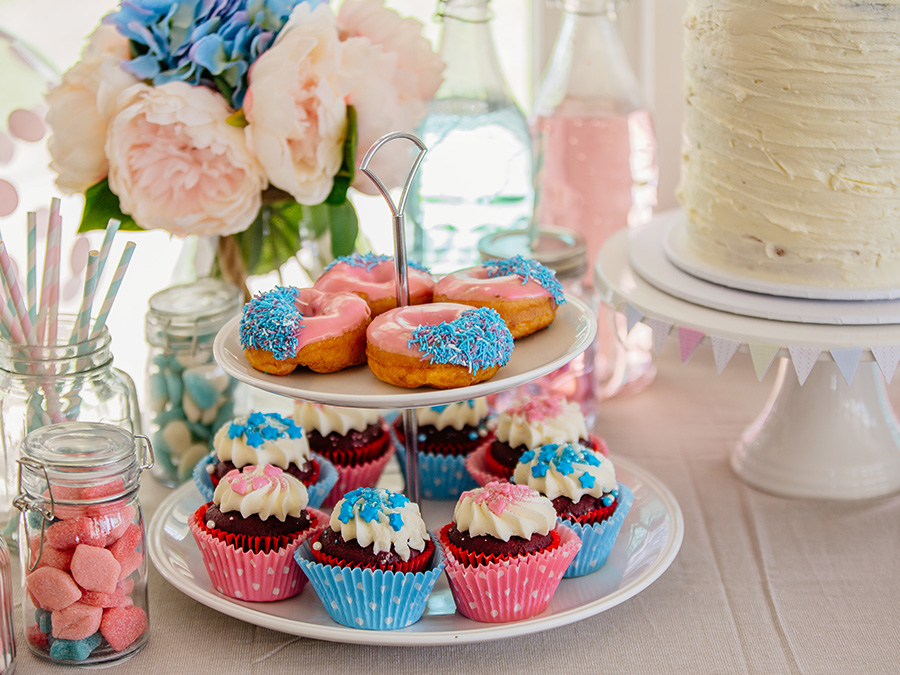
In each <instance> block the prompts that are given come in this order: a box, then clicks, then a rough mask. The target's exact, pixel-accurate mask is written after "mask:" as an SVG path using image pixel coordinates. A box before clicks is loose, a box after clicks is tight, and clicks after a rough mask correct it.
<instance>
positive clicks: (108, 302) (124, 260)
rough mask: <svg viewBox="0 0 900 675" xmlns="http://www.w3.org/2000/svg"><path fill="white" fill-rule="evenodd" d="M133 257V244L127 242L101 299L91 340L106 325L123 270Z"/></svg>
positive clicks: (123, 274) (120, 283) (123, 273)
mask: <svg viewBox="0 0 900 675" xmlns="http://www.w3.org/2000/svg"><path fill="white" fill-rule="evenodd" d="M132 255H134V242H133V241H129V242H128V243H127V244H125V250H124V251H122V257H121V258H119V264H118V265H117V266H116V273H115V275H114V276H113V279H112V281H111V282H110V284H109V290H108V291H106V297H105V298H104V299H103V306H102V307H101V308H100V314H98V315H97V320H96V321H94V329H93V330H92V331H91V339H92V340H93V339H94V338H95V337H97V336H98V335H100V331H102V330H103V327H104V326H105V325H106V319H107V318H108V317H109V310H111V309H112V306H113V302H115V300H116V294H117V293H118V292H119V286H121V285H122V279H123V278H124V277H125V270H127V269H128V264H129V263H130V262H131V256H132Z"/></svg>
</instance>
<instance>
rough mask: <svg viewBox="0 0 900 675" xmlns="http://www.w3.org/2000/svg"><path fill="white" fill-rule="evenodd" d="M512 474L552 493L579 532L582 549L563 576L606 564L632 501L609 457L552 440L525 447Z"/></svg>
mask: <svg viewBox="0 0 900 675" xmlns="http://www.w3.org/2000/svg"><path fill="white" fill-rule="evenodd" d="M512 479H513V482H514V483H517V484H519V485H527V486H529V487H531V488H533V489H535V490H537V491H538V492H539V493H541V494H542V495H544V496H545V497H547V498H548V499H550V501H551V502H552V503H553V507H554V508H555V509H556V512H557V515H558V517H559V520H560V522H561V523H563V524H565V525H567V526H568V527H570V528H571V529H573V530H574V531H575V532H576V534H578V536H580V537H581V541H582V546H581V550H580V551H579V552H578V555H576V556H575V559H574V560H573V561H572V564H571V565H570V566H569V568H568V570H567V571H566V575H565V576H566V577H580V576H583V575H585V574H590V573H591V572H594V571H596V570H598V569H600V568H601V567H602V566H603V565H604V564H606V561H607V559H608V558H609V554H610V552H611V551H612V548H613V545H614V544H615V541H616V538H617V537H618V535H619V531H620V530H621V529H622V523H624V522H625V517H626V516H627V515H628V511H629V510H630V509H631V505H632V502H633V501H634V495H633V494H632V492H631V490H630V489H629V488H628V487H626V486H625V485H622V484H621V483H619V482H617V481H616V472H615V468H614V467H613V463H612V461H610V459H609V458H608V457H604V456H603V455H601V454H599V453H597V452H594V451H593V450H589V449H588V448H585V447H584V446H582V445H578V444H573V443H563V444H557V443H552V444H548V445H544V446H541V447H540V448H538V449H536V450H528V451H527V452H525V453H524V454H523V455H522V456H521V457H520V458H519V463H518V464H517V465H516V468H515V471H514V472H513V478H512Z"/></svg>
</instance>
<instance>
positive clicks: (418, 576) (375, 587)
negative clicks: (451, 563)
mask: <svg viewBox="0 0 900 675" xmlns="http://www.w3.org/2000/svg"><path fill="white" fill-rule="evenodd" d="M429 534H430V535H431V539H432V541H433V542H434V544H435V547H434V555H433V557H432V559H431V562H430V564H429V565H428V568H427V569H426V570H425V571H423V572H391V571H384V570H376V569H370V568H364V567H340V566H335V565H323V564H321V563H318V562H316V561H315V560H314V559H313V555H312V551H311V550H310V548H309V542H305V543H304V544H303V545H302V546H300V547H299V548H298V549H297V551H296V552H295V554H294V558H295V559H296V561H297V564H298V565H299V566H300V567H299V568H302V570H303V572H304V573H305V574H306V576H307V577H308V578H309V583H310V584H311V585H312V587H313V589H314V590H315V591H316V595H318V596H319V600H321V601H322V605H323V606H324V607H325V611H327V612H328V615H329V616H330V617H331V618H332V620H333V621H335V622H336V623H339V624H341V625H343V626H349V627H350V628H363V629H367V630H396V629H398V628H405V627H406V626H410V625H412V624H414V623H415V622H416V621H418V620H419V619H421V618H422V615H423V614H424V613H425V606H426V604H427V602H428V596H429V595H430V594H431V591H432V590H434V586H435V584H436V583H437V580H438V578H440V576H441V573H442V572H443V571H444V565H445V561H446V559H445V556H444V553H443V551H442V549H441V546H440V544H439V543H438V541H437V539H436V538H435V536H434V533H431V532H429ZM299 568H298V569H299Z"/></svg>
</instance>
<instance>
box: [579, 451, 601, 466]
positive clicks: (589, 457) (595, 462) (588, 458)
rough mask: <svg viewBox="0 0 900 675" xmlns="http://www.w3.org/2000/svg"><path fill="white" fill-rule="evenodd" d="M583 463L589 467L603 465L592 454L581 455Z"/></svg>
mask: <svg viewBox="0 0 900 675" xmlns="http://www.w3.org/2000/svg"><path fill="white" fill-rule="evenodd" d="M583 457H584V461H585V462H586V463H588V464H590V465H591V466H600V465H601V464H603V460H602V459H600V458H599V457H597V455H595V454H594V453H593V452H586V453H584V455H583Z"/></svg>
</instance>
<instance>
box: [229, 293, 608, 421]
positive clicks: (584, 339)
mask: <svg viewBox="0 0 900 675" xmlns="http://www.w3.org/2000/svg"><path fill="white" fill-rule="evenodd" d="M567 300H568V301H567V302H566V303H565V304H564V305H561V306H560V307H559V311H558V312H557V314H556V319H555V320H554V321H553V323H552V324H550V326H549V327H547V328H545V329H544V330H541V331H538V332H537V333H535V334H534V335H530V336H528V337H526V338H522V339H520V340H516V344H515V348H514V349H513V353H512V357H511V358H510V360H509V363H508V364H506V365H505V366H504V367H503V368H501V369H500V370H499V371H498V372H497V374H496V375H494V377H493V378H491V379H490V380H488V381H487V382H482V383H480V384H475V385H472V386H471V387H461V388H457V389H431V388H428V387H420V388H419V389H403V388H402V387H395V386H394V385H391V384H387V383H386V382H382V381H381V380H379V379H377V378H376V377H375V376H374V375H373V374H372V372H371V371H370V370H369V368H368V366H366V365H361V366H356V367H354V368H347V369H346V370H342V371H340V372H337V373H325V374H322V373H314V372H312V371H310V370H309V369H307V368H298V369H297V370H296V371H295V372H293V373H291V374H290V375H284V376H278V375H269V374H267V373H263V372H260V371H258V370H255V369H254V368H253V367H252V366H251V365H250V363H249V362H248V361H247V359H246V358H244V350H243V349H242V348H241V342H240V333H239V324H240V317H235V318H234V319H232V320H231V321H229V322H228V323H227V324H225V326H224V327H223V328H222V330H221V331H219V334H218V335H217V336H216V341H215V345H214V347H213V351H214V354H215V357H216V361H218V363H219V365H220V366H222V368H223V369H224V370H225V372H227V373H228V374H229V375H231V376H232V377H234V378H235V379H237V380H240V381H241V382H245V383H247V384H249V385H251V386H253V387H257V388H258V389H262V390H264V391H268V392H271V393H273V394H280V395H282V396H288V397H290V398H294V399H302V400H306V401H313V402H315V403H325V404H328V405H341V406H350V407H354V408H381V409H387V408H420V407H426V406H433V405H443V404H445V403H453V402H455V401H461V400H465V399H469V398H476V397H478V396H487V395H488V394H495V393H497V392H499V391H503V390H506V389H510V388H512V387H517V386H519V385H520V384H525V383H526V382H530V381H531V380H533V379H535V378H538V377H540V376H541V375H546V374H547V373H550V372H553V371H554V370H556V369H557V368H560V367H562V366H563V365H565V364H566V363H569V362H570V361H571V360H572V359H574V358H575V357H577V356H578V355H579V354H581V353H582V352H583V351H584V350H585V349H587V346H588V345H589V344H590V343H591V341H592V340H593V339H594V335H595V334H596V333H597V318H596V316H595V314H594V312H593V310H592V309H590V308H588V306H587V305H585V304H584V303H583V302H582V301H581V300H579V299H578V298H572V297H568V298H567Z"/></svg>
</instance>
